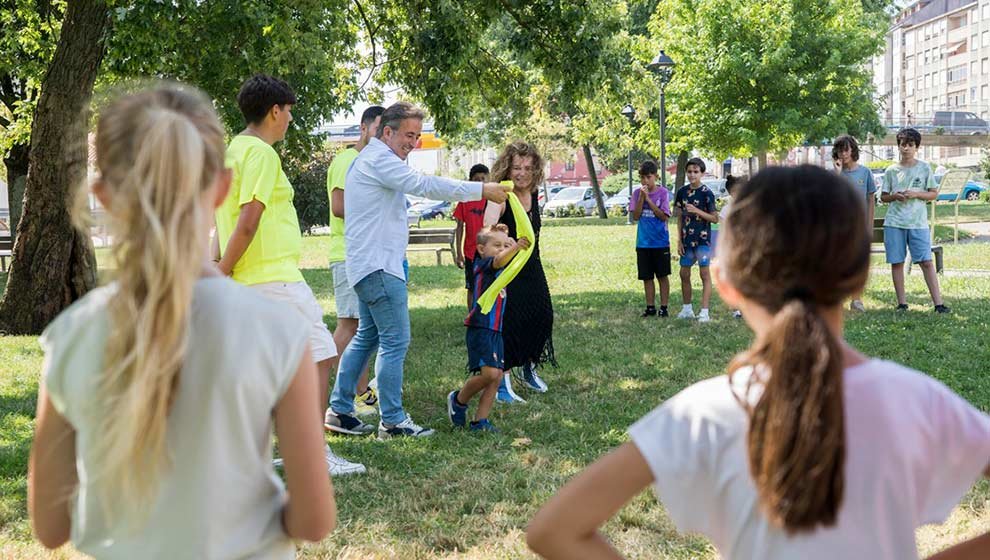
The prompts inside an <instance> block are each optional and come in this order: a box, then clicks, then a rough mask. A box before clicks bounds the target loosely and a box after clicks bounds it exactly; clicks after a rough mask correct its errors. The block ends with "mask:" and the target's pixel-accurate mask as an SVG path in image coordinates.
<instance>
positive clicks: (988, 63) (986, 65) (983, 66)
mask: <svg viewBox="0 0 990 560" xmlns="http://www.w3.org/2000/svg"><path fill="white" fill-rule="evenodd" d="M987 5H988V6H990V4H987ZM980 73H981V74H990V58H984V59H983V60H982V61H980Z"/></svg>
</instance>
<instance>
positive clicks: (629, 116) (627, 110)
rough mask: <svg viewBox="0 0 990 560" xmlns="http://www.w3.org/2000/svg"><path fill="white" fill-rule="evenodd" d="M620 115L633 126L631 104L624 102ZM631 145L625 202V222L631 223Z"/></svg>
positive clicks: (633, 115)
mask: <svg viewBox="0 0 990 560" xmlns="http://www.w3.org/2000/svg"><path fill="white" fill-rule="evenodd" d="M622 116H624V117H626V118H627V119H629V127H630V129H631V128H632V126H633V122H634V119H635V118H636V110H635V109H633V107H632V105H629V104H626V106H625V107H623V108H622ZM632 156H633V154H632V146H630V147H629V202H627V203H626V224H632Z"/></svg>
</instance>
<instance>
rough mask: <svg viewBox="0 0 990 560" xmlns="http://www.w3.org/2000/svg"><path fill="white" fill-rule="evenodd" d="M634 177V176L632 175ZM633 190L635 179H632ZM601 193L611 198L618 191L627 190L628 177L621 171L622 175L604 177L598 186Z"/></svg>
mask: <svg viewBox="0 0 990 560" xmlns="http://www.w3.org/2000/svg"><path fill="white" fill-rule="evenodd" d="M634 175H635V174H634ZM633 181H634V182H633V188H635V187H636V183H635V181H636V177H635V176H634V177H633ZM600 187H601V189H602V192H603V193H605V194H606V195H607V196H611V195H613V194H615V193H617V192H619V191H623V190H626V189H628V188H629V175H628V174H627V173H626V172H625V171H623V172H622V173H617V174H615V175H609V176H608V177H605V180H604V181H602V183H601V185H600Z"/></svg>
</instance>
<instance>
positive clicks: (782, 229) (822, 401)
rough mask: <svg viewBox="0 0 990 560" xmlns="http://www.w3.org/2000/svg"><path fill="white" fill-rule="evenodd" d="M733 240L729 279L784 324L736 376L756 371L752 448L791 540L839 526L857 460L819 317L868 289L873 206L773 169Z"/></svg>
mask: <svg viewBox="0 0 990 560" xmlns="http://www.w3.org/2000/svg"><path fill="white" fill-rule="evenodd" d="M740 190H741V192H740V193H739V195H738V196H737V197H736V200H735V202H734V204H733V210H732V217H731V220H728V221H727V224H726V228H725V234H723V238H722V246H721V250H722V252H721V253H720V258H721V259H722V262H723V265H724V267H725V268H724V273H725V274H726V275H727V276H728V279H729V280H730V281H731V283H732V284H733V285H734V286H735V287H736V289H738V290H739V292H740V293H741V294H742V295H743V296H745V297H746V298H747V299H749V300H751V301H753V302H756V303H758V304H760V305H761V306H762V307H764V308H765V309H766V310H767V311H769V312H770V313H772V314H773V322H772V324H771V326H770V329H769V330H768V331H767V332H766V333H765V334H764V335H763V336H761V337H759V338H758V339H757V340H756V341H755V342H754V344H753V346H752V347H751V348H750V349H749V351H748V352H745V353H744V354H742V355H740V356H738V357H737V358H736V359H735V360H733V362H732V363H731V364H730V365H729V375H730V377H731V376H732V374H733V372H735V371H737V370H739V369H740V368H743V367H746V366H750V367H752V368H753V369H752V372H753V373H752V376H751V381H750V387H751V388H752V387H754V386H756V385H759V386H760V387H761V388H762V394H760V396H759V398H758V400H757V401H756V403H755V404H750V403H751V402H752V400H751V399H749V398H748V395H737V397H738V398H739V401H740V402H741V403H742V404H743V406H744V407H745V408H746V410H747V412H748V414H749V417H750V426H749V433H748V435H747V447H748V452H749V467H750V473H751V475H752V476H753V480H754V482H755V485H756V488H757V492H758V494H759V499H760V505H761V508H762V509H763V511H764V513H765V514H766V515H767V517H768V519H769V520H770V521H771V523H773V524H774V525H777V526H779V527H782V528H784V529H785V530H786V531H787V532H788V533H792V534H793V533H799V532H802V531H811V530H814V529H815V528H817V527H818V526H819V525H822V526H826V527H827V526H832V525H834V524H835V522H836V519H837V517H838V512H839V508H840V506H841V505H842V497H843V491H844V487H845V476H844V472H843V466H844V462H845V455H846V437H845V422H844V416H843V387H842V386H843V383H842V369H843V368H842V363H843V359H842V346H841V345H840V341H839V340H838V339H837V338H836V337H835V336H834V335H833V334H832V332H831V331H830V330H829V328H828V326H827V325H826V323H825V320H824V319H823V317H822V316H821V314H820V311H819V310H820V309H821V308H824V307H832V306H835V305H838V304H841V302H842V301H843V300H844V299H845V298H846V297H849V296H850V295H852V294H854V293H857V292H858V291H859V290H860V289H861V288H862V287H863V285H864V284H865V282H866V276H867V268H868V265H869V243H868V241H867V236H866V228H865V227H864V223H865V217H864V208H863V202H862V201H861V200H859V198H860V197H859V196H858V195H857V194H856V193H855V192H854V191H853V188H852V187H851V186H850V185H848V184H846V182H845V181H843V180H842V179H841V178H840V177H838V176H836V175H833V174H830V173H828V172H826V171H824V170H822V169H819V168H816V167H810V166H802V167H799V168H770V169H768V170H767V171H763V172H761V173H760V174H758V175H757V176H756V177H754V178H753V180H752V181H750V182H749V183H748V184H746V185H745V186H743V187H742V188H741V189H740Z"/></svg>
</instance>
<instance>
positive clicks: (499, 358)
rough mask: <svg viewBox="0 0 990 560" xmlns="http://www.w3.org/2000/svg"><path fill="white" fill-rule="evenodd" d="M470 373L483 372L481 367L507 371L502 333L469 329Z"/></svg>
mask: <svg viewBox="0 0 990 560" xmlns="http://www.w3.org/2000/svg"><path fill="white" fill-rule="evenodd" d="M465 338H466V342H467V351H468V371H472V372H475V371H481V367H482V366H485V367H493V368H495V369H505V350H504V348H505V346H504V344H503V342H502V333H500V332H498V331H493V330H489V329H482V328H478V327H468V329H467V336H466V337H465Z"/></svg>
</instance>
